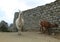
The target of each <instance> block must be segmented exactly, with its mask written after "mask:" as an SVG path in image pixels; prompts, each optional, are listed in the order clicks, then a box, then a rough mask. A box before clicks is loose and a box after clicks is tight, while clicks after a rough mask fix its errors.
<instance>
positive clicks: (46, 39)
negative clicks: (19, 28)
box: [0, 32, 60, 42]
mask: <svg viewBox="0 0 60 42" xmlns="http://www.w3.org/2000/svg"><path fill="white" fill-rule="evenodd" d="M0 42H60V39H56V38H53V37H51V36H48V35H44V34H39V33H38V32H23V33H22V35H21V36H18V35H17V33H14V32H13V33H9V32H8V33H6V32H5V33H2V32H0Z"/></svg>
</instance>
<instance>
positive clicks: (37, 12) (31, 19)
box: [22, 0, 60, 30]
mask: <svg viewBox="0 0 60 42" xmlns="http://www.w3.org/2000/svg"><path fill="white" fill-rule="evenodd" d="M22 16H23V18H24V20H25V25H24V28H25V29H35V30H39V20H42V19H45V20H48V21H49V22H51V23H57V24H59V25H60V21H59V19H60V1H59V0H57V1H55V2H52V3H50V4H46V5H43V6H38V7H36V8H33V9H29V10H26V11H23V13H22Z"/></svg>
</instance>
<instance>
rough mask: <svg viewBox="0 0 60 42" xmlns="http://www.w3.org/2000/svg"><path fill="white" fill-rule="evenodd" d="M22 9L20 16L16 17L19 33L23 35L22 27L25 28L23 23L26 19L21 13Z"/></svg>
mask: <svg viewBox="0 0 60 42" xmlns="http://www.w3.org/2000/svg"><path fill="white" fill-rule="evenodd" d="M21 13H22V12H21V11H19V16H18V18H17V19H16V27H17V29H18V35H21V33H22V32H21V29H23V25H24V20H23V18H22V15H21Z"/></svg>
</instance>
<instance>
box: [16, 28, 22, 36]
mask: <svg viewBox="0 0 60 42" xmlns="http://www.w3.org/2000/svg"><path fill="white" fill-rule="evenodd" d="M17 28H18V35H21V28H20V27H17Z"/></svg>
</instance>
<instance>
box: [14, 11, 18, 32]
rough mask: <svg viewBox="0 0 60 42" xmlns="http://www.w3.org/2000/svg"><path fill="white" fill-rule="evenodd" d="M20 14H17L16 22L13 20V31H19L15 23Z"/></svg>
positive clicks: (15, 16) (15, 15)
mask: <svg viewBox="0 0 60 42" xmlns="http://www.w3.org/2000/svg"><path fill="white" fill-rule="evenodd" d="M18 15H19V12H15V14H14V20H13V31H17V28H16V24H15V21H16V19H17V18H18Z"/></svg>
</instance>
